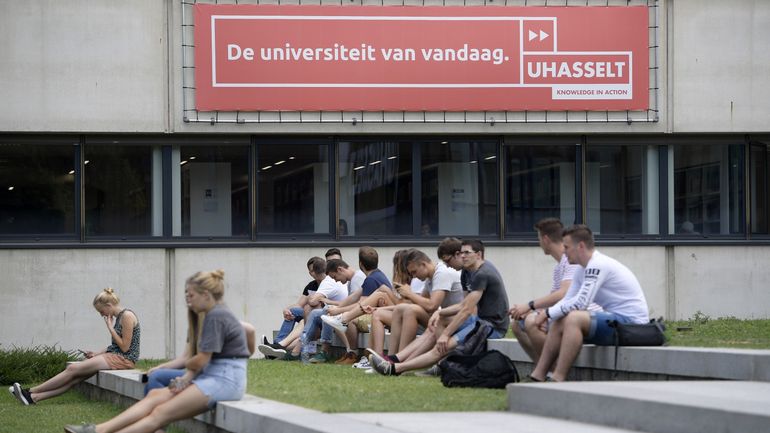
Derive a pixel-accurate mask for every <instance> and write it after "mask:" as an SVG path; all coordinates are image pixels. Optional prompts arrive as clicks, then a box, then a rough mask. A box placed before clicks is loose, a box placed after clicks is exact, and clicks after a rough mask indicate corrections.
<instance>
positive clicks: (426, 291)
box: [388, 240, 464, 353]
mask: <svg viewBox="0 0 770 433" xmlns="http://www.w3.org/2000/svg"><path fill="white" fill-rule="evenodd" d="M456 243H457V250H456V252H458V253H459V251H460V246H461V242H460V241H459V240H457V242H456ZM454 253H455V251H453V252H452V254H451V257H452V258H455V257H457V261H458V262H461V260H460V259H459V254H457V255H456V254H454ZM404 262H406V269H407V271H408V272H409V275H410V276H412V277H415V278H418V279H420V280H422V281H424V283H425V286H424V287H423V290H422V293H420V294H417V293H414V292H413V291H412V288H411V287H410V286H409V285H394V288H395V289H396V291H397V292H398V294H399V295H401V298H402V299H404V300H407V301H410V302H408V303H402V304H398V305H396V306H395V307H394V309H393V314H392V318H391V323H390V343H389V344H388V351H389V352H390V353H397V352H398V351H399V349H400V348H403V347H406V346H407V345H408V344H409V343H411V342H412V340H414V339H415V337H416V336H417V331H418V330H419V327H420V326H422V327H423V328H425V327H427V326H428V320H429V319H430V317H431V315H433V313H434V312H435V311H436V310H438V309H439V308H446V307H448V306H450V305H454V304H459V303H460V302H462V300H463V298H464V295H463V290H462V286H461V285H460V272H459V271H458V270H456V269H452V268H449V267H447V265H446V264H445V263H444V262H443V261H442V262H438V263H436V262H433V261H432V260H431V259H430V257H428V255H427V254H425V253H424V252H422V251H420V250H415V249H413V250H410V251H409V253H408V254H407V255H406V258H405V260H404ZM460 266H461V265H460Z"/></svg>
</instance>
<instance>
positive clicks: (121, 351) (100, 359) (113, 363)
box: [8, 287, 140, 405]
mask: <svg viewBox="0 0 770 433" xmlns="http://www.w3.org/2000/svg"><path fill="white" fill-rule="evenodd" d="M93 305H94V308H95V309H96V311H97V312H98V313H99V314H101V316H102V318H103V319H104V324H105V325H106V326H107V331H108V332H109V333H110V336H111V337H112V344H110V345H109V346H108V347H107V348H106V349H104V350H102V351H101V352H91V351H82V350H81V351H80V352H81V353H82V354H83V355H84V356H85V357H86V360H85V361H82V362H74V363H72V364H69V365H68V366H67V368H65V369H64V371H62V372H61V373H59V374H57V375H56V376H54V377H52V378H50V379H48V380H47V381H45V382H44V383H42V384H40V385H38V386H35V387H32V388H22V387H21V385H19V384H18V383H14V384H13V386H11V387H10V388H9V389H8V391H10V392H11V394H13V396H14V397H16V399H17V400H19V401H20V402H21V403H22V404H24V405H30V404H35V403H37V402H39V401H42V400H45V399H48V398H51V397H56V396H57V395H59V394H62V393H63V392H65V391H67V390H68V389H70V388H71V387H72V386H73V385H76V384H78V383H80V382H82V381H84V380H86V379H87V378H89V377H91V376H93V375H94V374H96V372H98V371H99V370H124V369H130V368H134V364H135V363H136V361H137V360H139V336H140V329H139V320H138V319H137V318H136V314H134V312H133V311H131V310H129V309H127V308H123V307H121V306H120V299H119V298H118V296H117V295H116V294H115V291H114V290H112V288H111V287H107V288H106V289H104V290H102V291H101V292H100V293H99V294H98V295H96V297H95V298H94V303H93Z"/></svg>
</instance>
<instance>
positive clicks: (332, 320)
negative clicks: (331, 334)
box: [321, 314, 348, 332]
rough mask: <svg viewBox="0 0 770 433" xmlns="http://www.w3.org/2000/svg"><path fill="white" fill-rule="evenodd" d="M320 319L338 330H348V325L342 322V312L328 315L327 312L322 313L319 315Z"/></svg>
mask: <svg viewBox="0 0 770 433" xmlns="http://www.w3.org/2000/svg"><path fill="white" fill-rule="evenodd" d="M321 320H323V322H324V323H326V324H327V325H329V326H331V327H332V328H334V329H336V330H338V331H340V332H345V331H347V330H348V325H346V324H344V323H342V314H338V315H336V316H330V315H328V314H324V315H323V316H321Z"/></svg>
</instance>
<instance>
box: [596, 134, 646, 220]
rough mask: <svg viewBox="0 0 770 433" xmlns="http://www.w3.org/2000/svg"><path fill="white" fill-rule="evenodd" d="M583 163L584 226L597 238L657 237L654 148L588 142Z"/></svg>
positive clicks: (627, 144) (628, 144)
mask: <svg viewBox="0 0 770 433" xmlns="http://www.w3.org/2000/svg"><path fill="white" fill-rule="evenodd" d="M585 161H586V162H585V188H586V195H585V196H586V217H587V218H586V223H587V224H588V226H589V227H591V229H592V230H593V231H594V232H595V233H597V234H607V235H613V234H621V235H626V234H658V232H659V229H658V227H659V224H658V221H659V218H660V215H659V212H658V209H659V205H658V197H659V194H658V183H657V181H658V179H659V176H658V146H647V145H635V144H630V143H623V144H606V145H605V144H593V143H591V142H589V143H588V145H587V146H586V157H585Z"/></svg>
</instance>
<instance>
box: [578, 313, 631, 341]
mask: <svg viewBox="0 0 770 433" xmlns="http://www.w3.org/2000/svg"><path fill="white" fill-rule="evenodd" d="M589 314H590V315H591V326H590V328H589V329H588V335H586V336H585V337H584V338H583V343H585V344H595V345H597V346H614V345H615V328H611V327H610V325H609V324H610V322H612V321H613V320H617V321H618V322H620V323H630V322H631V319H629V318H627V317H626V316H621V315H620V314H616V313H608V312H606V311H590V312H589Z"/></svg>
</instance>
